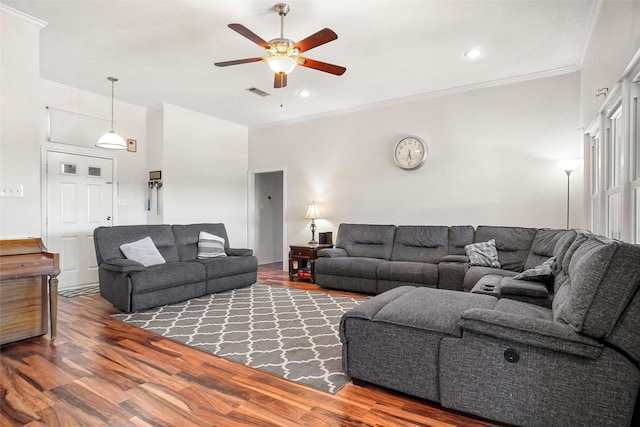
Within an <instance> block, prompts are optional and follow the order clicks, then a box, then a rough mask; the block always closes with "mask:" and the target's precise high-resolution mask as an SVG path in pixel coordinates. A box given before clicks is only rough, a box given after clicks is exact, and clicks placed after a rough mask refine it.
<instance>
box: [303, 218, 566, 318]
mask: <svg viewBox="0 0 640 427" xmlns="http://www.w3.org/2000/svg"><path fill="white" fill-rule="evenodd" d="M575 236H576V232H575V231H573V230H553V229H545V228H540V229H537V228H525V227H495V226H479V227H477V228H475V229H474V227H472V226H470V225H464V226H451V227H447V226H432V225H419V226H414V225H401V226H395V225H374V224H340V226H339V228H338V237H337V240H336V246H335V248H331V249H322V250H319V251H318V257H319V258H318V259H317V260H316V262H315V266H314V267H315V274H316V283H317V284H318V285H319V286H322V287H326V288H334V289H341V290H346V291H354V292H363V293H369V294H379V293H382V292H385V291H388V290H390V289H393V288H396V287H399V286H424V287H431V288H439V289H449V290H456V291H463V290H464V291H472V290H473V291H474V292H476V293H489V294H491V295H494V296H498V297H500V296H501V295H504V296H509V297H511V298H515V299H520V300H523V301H528V302H535V303H537V304H539V305H544V306H550V304H551V300H552V298H553V287H552V286H551V283H550V282H546V283H542V284H540V283H537V284H534V283H532V282H531V281H526V280H512V279H511V278H513V277H514V276H516V275H518V273H521V272H523V271H526V270H530V269H533V268H535V267H537V266H539V265H540V264H542V263H543V262H544V261H545V260H547V259H549V258H551V257H555V258H556V267H555V269H556V270H557V269H559V265H560V262H559V261H561V260H562V257H563V255H564V253H565V252H566V251H567V249H568V248H569V245H570V244H571V242H572V241H573V239H574V238H575ZM491 239H493V240H494V241H495V245H496V251H497V256H498V260H499V263H500V268H495V267H486V266H475V265H470V264H469V259H468V257H467V256H466V251H465V246H467V245H469V244H472V243H478V242H485V241H488V240H491ZM488 275H492V277H491V281H490V282H487V281H486V279H485V280H481V279H483V278H484V277H485V276H488ZM495 276H497V277H495ZM502 278H509V279H510V280H504V281H503V280H502Z"/></svg>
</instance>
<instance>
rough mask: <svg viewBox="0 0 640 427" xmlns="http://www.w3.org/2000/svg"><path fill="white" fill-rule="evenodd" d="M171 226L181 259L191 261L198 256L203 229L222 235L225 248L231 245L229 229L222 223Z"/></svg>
mask: <svg viewBox="0 0 640 427" xmlns="http://www.w3.org/2000/svg"><path fill="white" fill-rule="evenodd" d="M171 227H172V229H173V234H174V235H175V240H176V242H175V243H176V250H177V252H178V254H179V256H180V260H181V261H191V260H194V259H197V258H198V241H199V240H200V232H201V231H204V232H206V233H209V234H213V235H214V236H219V237H222V238H223V239H224V247H225V249H226V248H228V247H229V237H228V236H227V229H226V228H225V226H224V224H222V223H212V224H186V225H172V226H171Z"/></svg>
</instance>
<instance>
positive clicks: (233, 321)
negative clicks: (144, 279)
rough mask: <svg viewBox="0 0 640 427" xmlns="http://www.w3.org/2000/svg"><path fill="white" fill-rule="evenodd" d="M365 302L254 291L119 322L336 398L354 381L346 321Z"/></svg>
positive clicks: (284, 290) (280, 290)
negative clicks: (342, 332) (344, 338)
mask: <svg viewBox="0 0 640 427" xmlns="http://www.w3.org/2000/svg"><path fill="white" fill-rule="evenodd" d="M361 301H363V300H358V299H355V298H348V297H342V296H336V295H328V294H324V293H320V292H307V291H301V290H297V289H290V288H285V287H279V286H268V285H260V284H255V285H253V286H250V287H247V288H242V289H236V290H233V291H229V292H223V293H219V294H212V295H207V296H204V297H200V298H194V299H191V300H189V301H184V302H182V303H178V304H173V305H166V306H163V307H158V308H155V309H152V310H147V311H144V312H138V313H130V314H124V313H123V314H114V315H113V318H115V319H118V320H122V321H123V322H126V323H129V324H130V325H133V326H137V327H139V328H142V329H145V330H147V331H150V332H153V333H156V334H158V335H162V336H164V337H167V338H170V339H172V340H174V341H178V342H181V343H184V344H187V345H189V346H191V347H195V348H198V349H200V350H203V351H206V352H209V353H212V354H215V355H217V356H220V357H223V358H225V359H229V360H232V361H235V362H239V363H242V364H245V365H247V366H250V367H252V368H256V369H259V370H262V371H265V372H269V373H271V374H274V375H277V376H279V377H282V378H286V379H288V380H290V381H294V382H297V383H300V384H304V385H307V386H310V387H313V388H315V389H318V390H321V391H324V392H327V393H331V394H334V393H336V392H337V391H338V390H340V388H342V387H343V386H344V385H345V384H346V383H347V382H348V381H349V380H348V378H347V377H346V376H345V375H344V374H343V373H342V357H341V354H342V345H341V344H340V340H339V336H338V326H339V324H340V318H341V317H342V315H343V314H344V313H345V312H346V311H348V310H350V309H351V308H353V307H355V306H356V305H358V303H359V302H361Z"/></svg>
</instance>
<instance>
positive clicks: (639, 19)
mask: <svg viewBox="0 0 640 427" xmlns="http://www.w3.org/2000/svg"><path fill="white" fill-rule="evenodd" d="M638 49H640V2H639V1H604V2H603V3H602V8H601V10H600V15H599V16H598V21H597V23H596V25H595V27H594V30H593V34H592V36H591V40H590V42H589V46H588V49H587V53H586V54H585V57H584V61H583V66H582V71H581V73H580V80H581V81H580V97H581V101H580V110H581V114H580V118H581V122H582V125H581V126H585V127H586V126H588V125H589V124H590V123H591V121H592V120H593V118H594V117H595V115H596V113H597V112H598V109H599V108H600V106H601V105H602V104H603V103H604V101H605V98H604V97H603V96H598V97H597V96H596V91H597V90H598V89H600V88H605V87H606V88H609V89H610V90H611V89H612V88H613V86H615V84H616V82H617V81H618V80H620V78H621V77H622V75H623V73H624V71H625V68H626V67H627V65H629V63H630V62H631V59H632V58H633V55H634V54H635V53H636V52H637V51H638Z"/></svg>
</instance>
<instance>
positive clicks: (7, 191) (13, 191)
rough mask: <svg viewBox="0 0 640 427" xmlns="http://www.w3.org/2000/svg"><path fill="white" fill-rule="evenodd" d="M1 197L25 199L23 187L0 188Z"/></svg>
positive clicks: (8, 186) (4, 186)
mask: <svg viewBox="0 0 640 427" xmlns="http://www.w3.org/2000/svg"><path fill="white" fill-rule="evenodd" d="M0 197H24V187H23V186H22V185H3V186H2V187H0Z"/></svg>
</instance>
